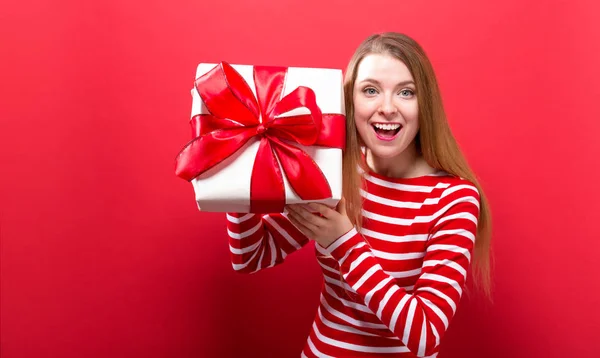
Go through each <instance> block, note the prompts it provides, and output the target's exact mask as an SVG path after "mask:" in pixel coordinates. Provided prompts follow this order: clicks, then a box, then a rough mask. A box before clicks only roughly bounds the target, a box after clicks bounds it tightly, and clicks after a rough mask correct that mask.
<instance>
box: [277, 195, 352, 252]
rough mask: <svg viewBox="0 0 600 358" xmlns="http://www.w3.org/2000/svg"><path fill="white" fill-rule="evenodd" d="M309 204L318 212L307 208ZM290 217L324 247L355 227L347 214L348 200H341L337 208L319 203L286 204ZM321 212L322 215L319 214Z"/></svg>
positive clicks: (301, 229)
mask: <svg viewBox="0 0 600 358" xmlns="http://www.w3.org/2000/svg"><path fill="white" fill-rule="evenodd" d="M304 205H307V206H308V207H309V208H310V209H312V210H313V211H316V213H312V212H310V211H309V210H307V209H306V208H305V207H304ZM286 208H287V211H288V219H290V221H291V222H292V224H294V225H295V226H296V227H297V228H298V230H300V231H301V232H302V233H303V234H304V235H306V237H308V238H309V239H312V240H315V241H316V242H317V243H318V244H319V245H321V246H322V247H325V248H326V247H328V246H329V245H331V244H332V243H333V242H334V241H336V240H337V239H339V238H340V237H342V236H343V235H344V234H345V233H347V232H348V231H350V230H352V228H353V227H354V226H353V225H352V222H350V219H349V218H348V215H347V214H346V201H345V200H344V198H342V200H340V202H339V203H338V206H337V208H336V209H337V210H334V209H332V208H330V207H328V206H327V205H323V204H319V203H309V204H292V205H287V206H286ZM318 214H321V215H322V216H319V215H318Z"/></svg>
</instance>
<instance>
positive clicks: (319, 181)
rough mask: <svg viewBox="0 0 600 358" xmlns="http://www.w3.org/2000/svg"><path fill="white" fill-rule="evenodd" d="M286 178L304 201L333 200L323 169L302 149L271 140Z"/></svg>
mask: <svg viewBox="0 0 600 358" xmlns="http://www.w3.org/2000/svg"><path fill="white" fill-rule="evenodd" d="M270 140H271V142H272V143H273V144H274V145H273V149H274V150H275V153H276V154H277V157H278V158H279V161H280V162H281V166H282V168H283V171H284V172H285V176H286V178H287V179H288V181H289V183H290V186H291V187H292V189H293V190H294V192H295V193H296V194H297V195H298V196H299V197H300V198H301V199H302V200H321V199H327V198H331V196H332V193H331V187H330V186H329V182H328V181H327V178H325V175H324V174H323V172H322V171H321V168H319V166H318V165H317V163H315V162H314V160H313V159H312V158H311V157H310V156H309V155H308V154H306V153H305V152H304V151H303V150H301V149H300V148H297V147H294V146H292V145H289V144H286V143H284V142H281V141H279V140H277V139H275V138H270Z"/></svg>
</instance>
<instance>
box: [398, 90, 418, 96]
mask: <svg viewBox="0 0 600 358" xmlns="http://www.w3.org/2000/svg"><path fill="white" fill-rule="evenodd" d="M414 94H415V92H414V91H413V90H409V89H404V90H402V91H400V95H402V96H405V97H410V96H413V95H414Z"/></svg>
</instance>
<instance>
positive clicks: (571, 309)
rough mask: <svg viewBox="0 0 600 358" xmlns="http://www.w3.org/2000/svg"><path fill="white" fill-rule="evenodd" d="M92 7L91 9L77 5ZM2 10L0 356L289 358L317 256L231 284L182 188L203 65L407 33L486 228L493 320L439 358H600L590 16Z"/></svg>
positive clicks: (116, 6)
mask: <svg viewBox="0 0 600 358" xmlns="http://www.w3.org/2000/svg"><path fill="white" fill-rule="evenodd" d="M88 3H89V4H88ZM351 3H352V2H351V1H347V0H346V1H341V0H338V1H315V0H310V1H308V0H304V1H300V0H294V1H274V0H273V1H268V2H267V1H259V0H253V1H245V2H242V1H239V2H233V1H202V2H201V1H180V2H174V1H168V2H164V3H160V2H157V1H121V0H119V1H116V0H108V1H104V2H91V3H90V2H80V1H73V0H62V1H49V0H47V1H39V0H38V1H14V0H9V1H5V2H3V9H2V11H1V13H0V31H1V32H0V36H1V37H0V43H1V45H0V49H1V52H2V55H0V64H1V66H2V85H1V86H0V104H1V106H0V110H1V113H0V119H1V128H0V160H1V170H2V172H1V175H0V195H1V196H0V204H1V206H0V225H1V226H0V234H1V239H2V241H1V259H2V262H1V270H2V283H1V289H2V299H1V304H2V309H1V327H0V328H1V356H2V358H17V357H18V358H30V357H63V358H67V357H89V358H96V357H241V356H244V357H297V356H299V352H300V350H301V348H302V346H303V345H304V342H305V339H306V336H307V334H308V331H309V328H310V325H311V323H312V319H313V317H314V314H315V311H316V306H317V303H318V292H319V288H320V284H321V277H320V273H319V269H318V265H317V264H316V262H315V260H314V257H313V252H312V248H309V249H306V250H303V251H301V252H299V253H296V254H294V255H292V256H290V257H289V258H288V260H287V261H288V262H287V263H286V264H285V265H282V266H279V267H278V268H276V269H272V270H267V271H265V272H262V273H260V274H258V275H240V274H236V273H234V272H233V270H232V268H231V266H230V263H229V253H228V244H227V238H226V231H225V219H224V215H223V214H212V213H200V212H198V211H197V209H196V207H195V203H194V200H193V192H192V187H191V185H190V184H189V183H186V182H185V181H183V180H181V179H179V178H177V177H176V176H175V175H174V158H175V155H176V154H177V153H178V151H179V150H180V149H181V148H182V146H183V145H184V144H185V143H186V142H187V141H188V139H189V128H188V123H187V121H188V119H189V114H190V108H191V97H190V94H189V92H190V89H191V86H192V81H193V77H194V74H195V67H196V65H197V63H198V62H215V61H220V60H226V61H229V62H231V63H244V64H265V65H268V64H270V65H288V66H308V67H337V68H345V66H346V64H347V62H348V60H349V58H350V56H351V55H352V52H353V51H354V49H355V48H356V46H358V44H359V42H360V41H361V40H362V39H364V38H365V37H366V36H367V35H369V34H371V33H373V32H381V31H398V32H405V33H407V34H409V35H410V36H412V37H414V38H415V39H416V40H417V41H419V42H420V43H421V44H422V45H423V47H424V48H425V49H426V51H427V52H428V54H429V56H430V58H431V60H432V62H433V64H434V67H435V69H436V71H437V74H438V77H439V82H440V85H441V88H442V93H443V96H444V101H445V105H446V108H447V111H448V116H449V120H450V122H451V125H452V127H453V129H454V133H455V135H456V137H457V138H458V140H459V142H460V143H461V145H462V147H463V149H464V151H465V153H466V155H467V157H468V159H469V160H470V162H471V164H472V166H473V168H474V169H475V170H476V172H477V173H478V174H479V176H480V177H481V180H482V184H483V185H484V187H485V189H486V190H487V194H488V196H489V200H490V203H491V205H492V210H493V218H494V250H495V257H496V274H495V278H494V290H495V294H494V299H495V303H494V304H486V303H485V302H484V301H483V300H482V298H481V296H480V295H479V294H471V295H469V296H464V299H463V301H462V302H461V306H460V308H459V310H458V313H457V316H456V317H455V319H454V321H453V322H452V324H451V326H450V329H449V331H448V334H447V335H446V338H445V340H444V342H443V344H442V350H441V355H440V356H441V357H445V358H451V357H462V358H464V357H473V358H474V357H592V356H596V355H594V352H595V351H597V347H596V343H597V337H596V336H597V334H598V333H599V332H600V313H599V312H600V310H599V309H598V305H599V303H600V302H599V301H600V299H599V298H598V297H599V295H600V280H598V269H597V265H596V264H595V261H596V258H597V257H598V255H597V252H598V250H599V249H600V243H599V241H600V240H599V239H600V229H598V225H597V223H598V220H599V219H598V216H599V214H600V204H599V199H600V195H599V190H598V183H599V182H600V174H599V173H598V171H597V170H596V169H597V168H596V163H597V160H598V156H599V155H600V140H598V134H597V133H598V132H599V131H600V125H599V124H598V119H600V110H599V106H598V104H599V95H600V91H599V89H598V85H597V83H598V80H600V76H599V69H598V68H599V67H598V64H599V63H600V55H599V54H600V51H599V49H598V46H599V43H600V36H599V35H600V31H599V27H598V25H597V24H595V23H594V21H596V20H597V14H598V13H599V11H598V9H597V8H596V9H593V8H592V7H591V6H592V1H588V2H585V1H581V0H578V1H569V2H567V1H537V2H532V1H521V0H509V1H502V2H494V3H491V2H485V3H479V2H474V1H458V0H457V1H450V2H448V1H425V2H423V1H412V2H408V1H400V0H394V1H374V0H371V1H360V2H359V1H357V2H355V4H351Z"/></svg>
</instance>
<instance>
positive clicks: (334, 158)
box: [191, 63, 345, 213]
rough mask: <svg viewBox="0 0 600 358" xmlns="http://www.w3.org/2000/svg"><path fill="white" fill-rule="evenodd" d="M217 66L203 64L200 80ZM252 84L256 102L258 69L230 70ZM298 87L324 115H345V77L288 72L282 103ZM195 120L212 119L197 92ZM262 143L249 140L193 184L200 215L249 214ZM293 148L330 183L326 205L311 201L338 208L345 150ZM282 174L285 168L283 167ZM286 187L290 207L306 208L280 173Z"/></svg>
mask: <svg viewBox="0 0 600 358" xmlns="http://www.w3.org/2000/svg"><path fill="white" fill-rule="evenodd" d="M216 65H217V64H210V63H201V64H199V65H198V68H197V71H196V78H199V77H200V76H202V75H204V74H205V73H207V72H209V71H210V70H211V69H213V68H214V67H215V66H216ZM231 66H232V67H233V68H234V69H235V70H236V71H237V72H238V73H239V74H240V75H241V76H242V77H243V78H244V80H245V81H246V82H247V83H248V85H249V86H250V88H251V89H252V92H253V93H254V95H255V96H256V88H255V84H254V76H253V66H251V65H231ZM299 86H306V87H309V88H311V89H312V90H313V91H314V93H315V95H316V102H317V105H318V106H319V108H320V109H321V112H322V113H323V114H342V115H345V107H344V91H343V75H342V71H341V70H339V69H324V68H301V67H288V69H287V74H286V77H285V82H284V90H283V92H282V94H281V95H282V97H284V96H286V95H287V94H288V93H290V92H292V91H293V90H295V89H296V88H297V87H299ZM192 98H193V101H192V113H191V117H194V116H196V115H198V114H208V113H209V112H208V110H207V108H206V106H205V105H204V103H203V102H202V99H201V98H200V95H199V94H198V91H197V90H196V89H195V88H194V89H192ZM308 113H309V111H308V110H307V109H305V108H298V109H295V110H292V111H289V112H286V113H284V114H282V115H280V116H278V117H286V116H293V115H300V114H308ZM259 143H260V138H259V137H254V138H252V139H250V140H249V141H248V142H247V143H246V144H245V145H244V146H243V147H242V148H240V149H239V150H238V151H237V152H236V153H234V154H233V155H231V156H230V157H228V158H227V159H225V160H224V161H222V162H221V163H219V164H217V165H216V166H214V167H212V168H211V169H209V170H207V171H206V172H204V173H203V174H201V175H199V176H197V177H196V178H194V179H192V181H191V183H192V185H193V187H194V193H195V197H196V202H197V205H198V209H199V210H201V211H211V212H238V213H247V212H250V178H251V174H252V168H253V166H254V160H255V157H256V154H257V152H258V147H259ZM293 145H295V146H297V147H298V148H300V149H302V150H304V151H305V152H306V153H307V154H308V155H309V156H311V157H312V159H313V160H314V162H315V163H316V164H317V165H318V166H319V168H320V169H321V171H322V172H323V174H324V176H325V178H326V179H327V181H328V182H329V186H330V188H331V192H332V197H331V198H328V199H324V200H311V201H310V202H319V203H323V204H325V205H328V206H330V207H334V206H335V205H337V203H338V202H339V200H340V199H341V197H342V150H341V149H338V148H326V147H318V146H310V147H306V146H303V145H300V144H298V143H293ZM280 169H281V165H280ZM281 173H282V175H283V182H284V186H285V197H286V204H298V203H306V202H308V201H305V200H302V199H301V198H300V197H299V196H298V195H297V194H296V193H295V192H294V190H293V189H292V187H291V186H290V184H289V182H288V180H287V178H286V177H285V172H284V171H283V169H281Z"/></svg>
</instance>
